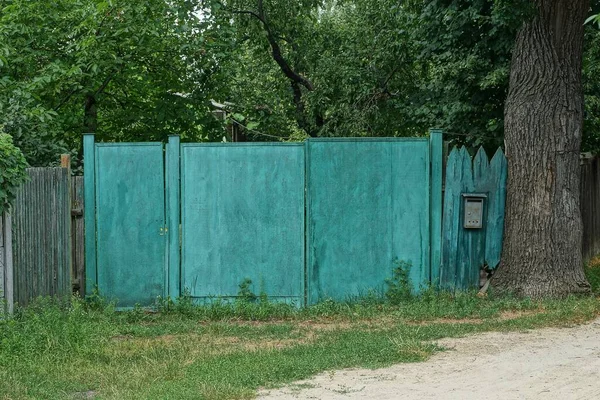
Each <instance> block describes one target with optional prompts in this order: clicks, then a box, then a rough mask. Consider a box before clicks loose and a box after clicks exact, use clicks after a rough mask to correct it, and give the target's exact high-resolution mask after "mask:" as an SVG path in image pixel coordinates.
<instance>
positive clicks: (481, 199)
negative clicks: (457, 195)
mask: <svg viewBox="0 0 600 400" xmlns="http://www.w3.org/2000/svg"><path fill="white" fill-rule="evenodd" d="M462 197H463V199H464V208H463V209H464V221H463V227H464V228H465V229H482V228H483V219H484V217H485V213H484V211H485V200H486V199H487V194H483V193H463V194H462Z"/></svg>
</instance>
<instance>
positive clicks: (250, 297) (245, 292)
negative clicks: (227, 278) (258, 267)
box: [237, 278, 258, 303]
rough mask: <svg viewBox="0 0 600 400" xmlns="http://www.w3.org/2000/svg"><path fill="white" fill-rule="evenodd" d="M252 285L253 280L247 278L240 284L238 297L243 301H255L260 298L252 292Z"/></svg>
mask: <svg viewBox="0 0 600 400" xmlns="http://www.w3.org/2000/svg"><path fill="white" fill-rule="evenodd" d="M251 286H252V280H251V279H248V278H245V279H244V280H243V281H242V283H240V284H239V286H238V288H239V290H238V293H237V296H238V299H239V300H241V301H243V302H247V303H253V302H255V301H256V300H257V299H258V296H257V295H255V294H254V292H252V290H251V289H250V287H251Z"/></svg>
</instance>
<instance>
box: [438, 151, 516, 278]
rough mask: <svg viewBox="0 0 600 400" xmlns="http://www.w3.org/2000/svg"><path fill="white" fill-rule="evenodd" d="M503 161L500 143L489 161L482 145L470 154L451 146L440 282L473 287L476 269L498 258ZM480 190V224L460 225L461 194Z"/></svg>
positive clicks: (494, 263)
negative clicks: (473, 155)
mask: <svg viewBox="0 0 600 400" xmlns="http://www.w3.org/2000/svg"><path fill="white" fill-rule="evenodd" d="M506 177H507V162H506V157H505V156H504V154H503V153H502V150H501V149H498V151H497V152H496V154H495V155H494V157H493V158H492V160H491V161H489V159H488V156H487V154H486V153H485V150H483V148H480V149H479V151H478V152H477V155H476V156H475V158H474V159H472V158H471V156H470V154H469V152H468V151H467V149H466V148H464V147H463V148H461V149H457V148H455V149H453V150H452V151H451V152H450V155H449V157H448V161H447V165H446V185H445V193H444V216H443V223H442V266H441V270H440V286H441V287H442V288H445V289H450V290H463V289H471V288H478V286H479V274H480V270H481V269H482V268H484V267H486V268H490V269H494V268H496V267H497V266H498V264H499V262H500V255H501V251H502V234H503V228H504V204H505V197H506ZM469 193H471V194H473V193H478V194H485V195H486V196H487V198H486V200H485V203H484V219H483V221H484V222H483V227H482V228H481V229H465V228H464V227H463V217H464V198H463V194H469Z"/></svg>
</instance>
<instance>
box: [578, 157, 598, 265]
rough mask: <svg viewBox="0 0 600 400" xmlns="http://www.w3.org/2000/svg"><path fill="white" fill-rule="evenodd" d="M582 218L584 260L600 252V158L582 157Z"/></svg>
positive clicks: (586, 260)
mask: <svg viewBox="0 0 600 400" xmlns="http://www.w3.org/2000/svg"><path fill="white" fill-rule="evenodd" d="M580 196H581V197H580V198H581V219H582V222H583V247H582V250H583V260H584V261H585V262H588V261H589V260H590V259H591V258H592V257H595V256H597V255H598V254H600V158H599V157H598V156H594V157H585V156H584V157H582V162H581V192H580Z"/></svg>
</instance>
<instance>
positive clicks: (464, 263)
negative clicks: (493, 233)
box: [456, 147, 475, 288]
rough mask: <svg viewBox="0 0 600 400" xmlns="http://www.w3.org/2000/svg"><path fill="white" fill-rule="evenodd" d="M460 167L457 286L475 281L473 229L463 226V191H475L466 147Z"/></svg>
mask: <svg viewBox="0 0 600 400" xmlns="http://www.w3.org/2000/svg"><path fill="white" fill-rule="evenodd" d="M460 160H461V163H460V167H461V168H462V181H461V188H460V192H459V193H458V196H459V200H458V203H459V208H460V211H459V221H458V229H459V231H458V235H457V236H458V254H457V266H456V269H457V278H458V280H457V286H458V287H459V288H470V287H472V281H473V269H474V268H473V260H472V256H473V254H472V251H471V248H472V240H471V237H472V236H473V235H474V233H473V231H472V230H466V229H464V228H463V219H464V207H463V206H462V204H463V202H464V198H463V196H462V194H463V193H474V192H475V187H474V184H473V165H472V161H471V156H470V155H469V152H468V151H467V149H466V148H465V147H462V148H461V149H460Z"/></svg>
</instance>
